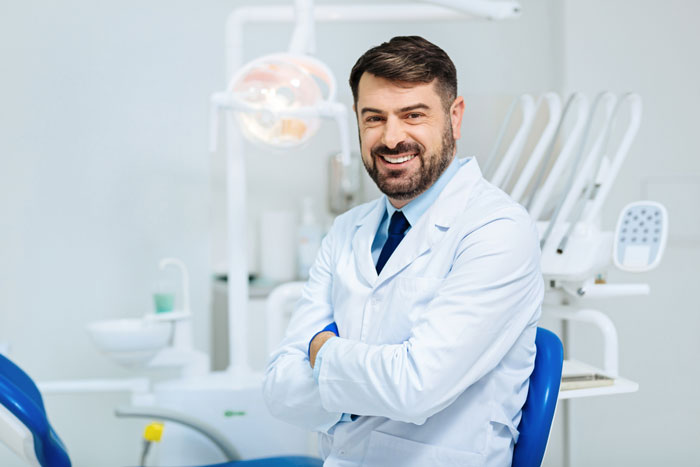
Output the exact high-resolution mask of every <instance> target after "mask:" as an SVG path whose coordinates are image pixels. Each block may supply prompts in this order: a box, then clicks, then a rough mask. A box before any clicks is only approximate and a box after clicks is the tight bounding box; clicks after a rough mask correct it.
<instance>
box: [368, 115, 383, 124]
mask: <svg viewBox="0 0 700 467" xmlns="http://www.w3.org/2000/svg"><path fill="white" fill-rule="evenodd" d="M382 120H384V118H383V117H381V116H380V115H370V116H369V117H367V118H366V119H365V122H367V123H376V122H381V121H382Z"/></svg>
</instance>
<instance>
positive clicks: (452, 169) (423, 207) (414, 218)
mask: <svg viewBox="0 0 700 467" xmlns="http://www.w3.org/2000/svg"><path fill="white" fill-rule="evenodd" d="M461 165H462V164H460V163H459V160H458V159H457V157H454V158H453V159H452V162H451V163H450V165H448V166H447V168H446V169H445V171H444V172H443V173H442V175H440V177H438V179H437V180H436V181H435V183H433V184H432V185H431V186H430V187H429V188H428V189H427V190H425V191H424V192H423V193H421V194H420V195H418V197H416V198H415V199H413V200H411V201H410V202H409V203H408V204H407V205H406V206H404V207H402V208H401V212H403V215H404V216H406V220H407V221H408V223H409V224H411V226H414V225H416V223H417V222H418V219H420V217H421V216H422V215H423V213H425V211H427V210H428V208H429V207H430V206H432V204H433V203H434V202H435V200H436V199H437V198H438V196H439V195H440V192H442V190H443V189H444V188H445V186H447V184H448V183H449V181H450V180H452V177H454V175H455V174H456V173H457V171H458V170H459V168H460V167H461ZM384 202H385V205H386V212H387V215H388V218H389V219H391V216H392V215H393V214H394V212H396V211H397V209H396V208H395V207H394V206H393V205H392V204H391V202H390V201H389V198H387V197H386V195H385V196H384Z"/></svg>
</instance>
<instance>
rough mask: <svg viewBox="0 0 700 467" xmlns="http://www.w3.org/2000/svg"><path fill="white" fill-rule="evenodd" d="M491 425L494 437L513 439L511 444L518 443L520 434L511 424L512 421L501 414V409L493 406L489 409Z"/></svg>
mask: <svg viewBox="0 0 700 467" xmlns="http://www.w3.org/2000/svg"><path fill="white" fill-rule="evenodd" d="M491 425H493V428H494V434H495V435H496V436H510V437H512V438H513V443H517V442H518V436H520V432H519V431H518V429H517V428H516V427H515V425H514V424H513V420H511V418H510V417H508V416H507V415H506V414H505V413H504V412H503V408H502V407H499V406H497V405H494V406H493V408H492V409H491Z"/></svg>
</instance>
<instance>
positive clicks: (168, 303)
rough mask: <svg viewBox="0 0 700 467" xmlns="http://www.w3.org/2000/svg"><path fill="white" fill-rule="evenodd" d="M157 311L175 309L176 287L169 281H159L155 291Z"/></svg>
mask: <svg viewBox="0 0 700 467" xmlns="http://www.w3.org/2000/svg"><path fill="white" fill-rule="evenodd" d="M153 304H154V305H155V308H156V313H167V312H168V311H173V310H174V309H175V287H174V286H173V285H172V284H170V283H168V282H158V283H156V286H155V291H154V292H153Z"/></svg>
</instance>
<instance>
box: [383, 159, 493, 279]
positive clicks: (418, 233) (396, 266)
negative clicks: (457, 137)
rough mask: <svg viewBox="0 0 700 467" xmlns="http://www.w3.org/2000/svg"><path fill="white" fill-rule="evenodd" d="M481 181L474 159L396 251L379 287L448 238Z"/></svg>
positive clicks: (464, 166) (465, 165)
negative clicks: (448, 233)
mask: <svg viewBox="0 0 700 467" xmlns="http://www.w3.org/2000/svg"><path fill="white" fill-rule="evenodd" d="M480 179H481V171H480V170H479V166H478V164H477V163H476V159H474V158H471V159H470V160H469V161H468V162H466V163H464V164H463V165H462V167H460V169H459V172H457V173H456V174H455V176H454V177H453V178H452V180H450V182H449V183H448V184H447V186H446V187H445V188H444V190H443V191H442V193H440V196H438V199H437V200H436V201H435V203H434V204H433V205H432V206H431V207H430V208H429V209H428V211H427V212H426V213H425V215H423V217H421V219H420V220H419V221H418V224H417V225H416V226H414V227H411V230H409V231H408V233H407V234H406V236H405V237H404V239H403V240H402V241H401V243H399V246H398V247H396V250H395V251H394V253H393V254H392V255H391V257H390V258H389V260H388V261H387V263H386V265H385V266H384V269H382V272H381V274H379V281H378V282H377V284H376V285H379V284H381V283H382V282H384V281H385V280H388V279H389V278H391V277H392V276H394V275H395V274H397V273H398V272H400V271H401V270H403V269H404V268H405V267H406V266H408V265H409V264H411V263H412V262H413V261H415V259H416V258H418V257H419V256H421V255H422V254H424V253H425V252H426V251H428V250H429V249H430V248H431V247H432V245H434V244H435V242H437V241H438V240H440V239H441V238H442V237H443V236H444V235H445V233H446V232H447V231H448V230H449V228H450V226H451V225H452V224H453V223H454V221H455V218H456V217H457V216H458V215H459V214H461V213H463V211H464V209H465V208H466V205H467V202H468V200H469V198H470V194H471V191H472V188H473V187H474V185H475V184H476V182H477V181H478V180H480ZM380 219H381V218H380Z"/></svg>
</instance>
